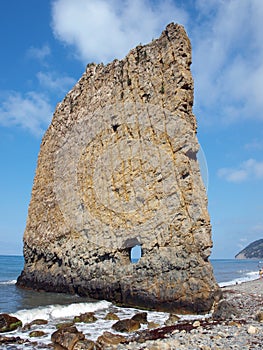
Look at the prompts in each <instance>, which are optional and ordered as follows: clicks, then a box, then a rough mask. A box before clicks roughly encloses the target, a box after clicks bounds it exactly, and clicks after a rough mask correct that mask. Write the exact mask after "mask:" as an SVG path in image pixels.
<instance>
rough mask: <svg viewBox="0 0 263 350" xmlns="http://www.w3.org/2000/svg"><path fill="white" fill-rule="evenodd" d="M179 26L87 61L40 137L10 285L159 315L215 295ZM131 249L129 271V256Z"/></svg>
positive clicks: (186, 47)
mask: <svg viewBox="0 0 263 350" xmlns="http://www.w3.org/2000/svg"><path fill="white" fill-rule="evenodd" d="M191 62H192V57H191V44H190V41H189V38H188V36H187V34H186V32H185V30H184V28H183V27H182V26H181V25H177V24H174V23H171V24H169V25H168V26H167V27H166V28H165V30H164V31H163V32H162V33H161V35H160V37H159V38H158V39H156V40H153V41H152V42H150V43H149V44H147V45H144V46H142V45H139V46H137V47H136V48H134V49H132V50H131V51H130V52H129V53H128V55H127V56H126V57H125V58H123V59H122V60H114V61H113V62H111V63H109V64H107V65H103V64H94V63H91V64H89V65H88V66H87V67H86V70H85V72H84V74H83V75H82V77H81V78H80V80H79V81H78V82H77V84H76V85H75V86H74V87H73V88H72V90H71V91H70V92H69V93H68V94H67V95H66V96H65V98H64V99H63V101H62V102H61V103H58V105H57V107H56V110H55V113H54V115H53V119H52V122H51V124H50V126H49V128H48V130H47V131H46V133H45V136H44V137H43V140H42V143H41V148H40V153H39V158H38V166H37V169H36V175H35V179H34V185H33V190H32V197H31V201H30V205H29V211H28V219H27V225H26V230H25V233H24V258H25V265H24V269H23V271H22V273H21V275H20V277H19V278H18V282H17V285H18V286H21V287H26V288H33V289H37V290H46V291H52V292H66V293H72V294H76V293H77V294H79V295H81V296H89V297H92V298H95V299H106V300H109V301H113V302H115V303H118V305H124V306H131V307H138V308H140V307H141V308H144V309H145V308H147V309H153V310H159V311H167V312H174V313H176V312H178V313H179V312H180V313H182V312H183V313H189V312H191V313H204V312H207V311H209V310H210V309H211V307H212V305H213V303H214V301H215V300H217V299H218V298H219V297H220V289H219V287H218V285H217V283H216V281H215V279H214V276H213V270H212V266H211V263H210V261H209V256H210V253H211V247H212V240H211V224H210V218H209V214H208V210H207V196H206V190H205V186H204V184H203V181H202V177H201V173H200V167H199V163H198V159H197V153H198V151H199V144H198V140H197V136H196V132H197V123H196V118H195V116H194V114H193V111H192V107H193V96H194V90H193V78H192V74H191V70H190V65H191ZM135 246H139V247H140V249H141V258H140V259H139V261H138V262H137V263H136V264H134V263H132V261H131V251H132V249H133V248H134V247H135Z"/></svg>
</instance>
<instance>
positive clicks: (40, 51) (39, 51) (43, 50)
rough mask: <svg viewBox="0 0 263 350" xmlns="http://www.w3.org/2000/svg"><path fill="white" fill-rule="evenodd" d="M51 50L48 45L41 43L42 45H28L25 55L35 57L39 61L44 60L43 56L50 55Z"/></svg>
mask: <svg viewBox="0 0 263 350" xmlns="http://www.w3.org/2000/svg"><path fill="white" fill-rule="evenodd" d="M50 54H51V50H50V47H49V46H48V45H43V46H42V47H34V46H32V47H30V48H29V49H28V51H27V56H28V57H31V58H35V59H37V60H39V61H44V60H45V58H47V57H48V56H50Z"/></svg>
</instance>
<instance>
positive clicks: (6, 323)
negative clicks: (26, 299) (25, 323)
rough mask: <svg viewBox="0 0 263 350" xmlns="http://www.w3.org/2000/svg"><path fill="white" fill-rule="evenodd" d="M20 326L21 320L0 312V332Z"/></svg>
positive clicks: (9, 330)
mask: <svg viewBox="0 0 263 350" xmlns="http://www.w3.org/2000/svg"><path fill="white" fill-rule="evenodd" d="M21 326H22V322H21V321H20V320H19V319H18V318H16V317H14V316H10V315H8V314H0V333H3V332H11V331H14V330H15V329H17V328H18V327H21Z"/></svg>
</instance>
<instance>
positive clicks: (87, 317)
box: [73, 312, 98, 323]
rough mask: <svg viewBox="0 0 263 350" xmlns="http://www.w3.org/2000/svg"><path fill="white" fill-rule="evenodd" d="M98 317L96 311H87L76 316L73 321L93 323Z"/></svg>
mask: <svg viewBox="0 0 263 350" xmlns="http://www.w3.org/2000/svg"><path fill="white" fill-rule="evenodd" d="M97 320H98V319H97V317H95V315H94V312H86V313H84V314H80V315H79V316H75V317H74V319H73V322H83V323H93V322H96V321H97Z"/></svg>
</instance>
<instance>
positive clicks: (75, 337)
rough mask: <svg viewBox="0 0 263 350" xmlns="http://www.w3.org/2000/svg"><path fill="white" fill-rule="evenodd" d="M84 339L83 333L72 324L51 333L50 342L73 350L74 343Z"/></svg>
mask: <svg viewBox="0 0 263 350" xmlns="http://www.w3.org/2000/svg"><path fill="white" fill-rule="evenodd" d="M84 339H85V335H84V334H83V333H82V332H79V331H78V330H77V328H76V327H74V326H72V327H64V328H60V329H58V330H57V331H56V332H54V333H53V334H52V335H51V340H52V343H53V344H54V345H55V346H61V347H62V348H63V349H67V350H73V349H74V346H75V344H76V343H77V342H78V341H80V340H84Z"/></svg>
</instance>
